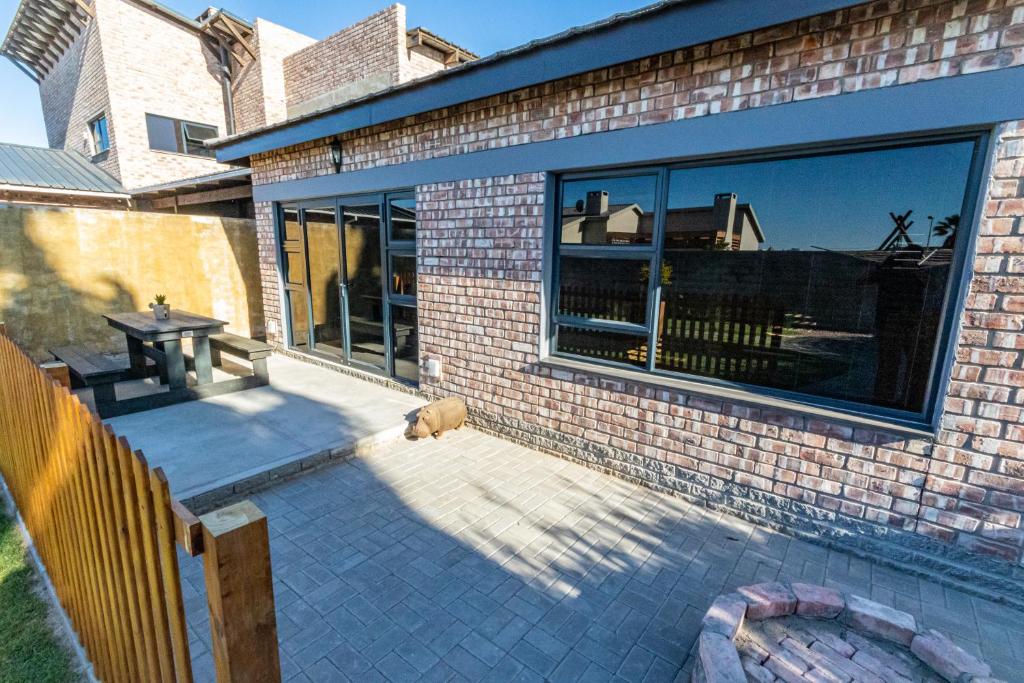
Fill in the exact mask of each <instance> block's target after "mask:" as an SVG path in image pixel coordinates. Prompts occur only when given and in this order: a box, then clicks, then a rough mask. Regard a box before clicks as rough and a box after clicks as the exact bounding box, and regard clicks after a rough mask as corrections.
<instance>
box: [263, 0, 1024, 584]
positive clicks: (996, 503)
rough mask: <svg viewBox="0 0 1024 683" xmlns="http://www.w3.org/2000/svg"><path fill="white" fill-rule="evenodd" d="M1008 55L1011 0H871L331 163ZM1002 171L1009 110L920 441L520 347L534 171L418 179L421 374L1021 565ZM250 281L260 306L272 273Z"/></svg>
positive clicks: (907, 543) (1014, 330) (880, 534)
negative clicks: (947, 360)
mask: <svg viewBox="0 0 1024 683" xmlns="http://www.w3.org/2000/svg"><path fill="white" fill-rule="evenodd" d="M1018 64H1024V3H1021V1H1020V0H984V1H982V0H969V1H959V2H939V1H933V0H885V1H882V2H873V3H869V4H865V5H861V6H858V7H855V8H851V9H849V10H842V11H839V12H834V13H830V14H827V15H823V16H820V17H815V18H812V19H807V20H803V21H800V22H794V23H791V24H787V25H784V26H778V27H772V28H768V29H765V30H762V31H757V32H754V33H749V34H744V35H740V36H735V37H732V38H729V39H725V40H721V41H716V42H714V43H711V44H706V45H699V46H694V47H687V48H684V49H680V50H677V51H675V52H673V53H669V54H664V55H659V56H656V57H652V58H649V59H644V60H638V61H634V62H630V63H627V64H623V65H619V66H615V67H611V68H608V69H602V70H599V71H596V72H592V73H589V74H584V75H581V76H576V77H572V78H568V79H565V80H563V81H559V82H556V83H549V84H545V85H543V86H538V87H534V88H528V89H524V90H521V91H517V92H514V93H509V94H506V95H502V96H497V97H492V98H488V99H486V100H481V101H477V102H472V103H467V104H464V105H460V106H457V107H452V108H450V109H448V110H445V111H442V112H434V113H430V114H424V115H422V116H418V117H412V118H410V119H407V120H405V121H400V122H394V123H390V124H385V125H380V126H376V127H373V128H370V129H365V130H361V131H356V132H354V133H349V134H346V136H345V141H344V147H345V150H346V154H345V169H344V170H353V169H358V168H367V167H371V166H376V165H381V164H394V163H402V162H405V161H408V160H413V159H424V158H431V157H435V156H438V155H447V154H460V153H467V152H472V151H477V150H481V149H489V148H496V147H501V146H508V145H514V144H526V143H529V142H534V141H541V140H550V139H554V138H557V137H564V136H570V135H584V134H588V133H593V132H599V131H603V130H610V129H614V128H618V127H623V126H638V125H657V124H658V123H660V122H663V121H667V120H674V119H681V118H689V117H694V116H708V115H717V114H719V113H722V112H728V111H733V110H737V109H743V108H748V107H758V106H770V105H782V106H784V104H785V103H786V102H789V101H793V100H798V99H803V98H807V97H826V96H841V95H842V94H843V93H846V92H854V91H857V90H861V89H865V88H876V87H888V86H895V85H898V84H901V83H908V82H912V81H915V80H919V79H922V78H938V77H945V76H950V75H956V74H961V73H970V72H974V71H979V70H983V69H994V68H1005V67H1008V66H1013V65H1018ZM253 167H254V179H255V182H256V183H267V182H274V181H277V180H283V179H291V178H299V177H307V176H312V175H319V174H323V173H330V172H333V169H332V168H331V165H330V162H329V157H328V151H327V146H326V142H325V141H318V142H313V143H308V144H306V145H303V146H299V147H296V148H290V149H287V150H282V151H279V152H275V153H271V154H266V155H261V156H259V157H256V158H254V159H253ZM1022 177H1024V124H1021V123H1010V124H1006V125H1004V126H1003V128H1002V130H1001V139H1000V141H999V144H998V159H997V161H996V163H995V167H994V174H993V178H992V179H991V182H990V183H989V189H988V195H987V196H986V197H985V199H984V201H985V216H986V219H985V221H984V222H983V225H982V227H981V235H980V237H979V241H978V254H977V258H976V262H975V274H974V279H973V282H972V288H971V294H970V301H969V305H968V310H967V312H966V313H965V318H964V325H963V329H962V330H961V331H960V333H959V334H960V338H959V345H958V348H957V358H958V362H957V364H956V367H955V369H954V381H953V383H952V386H951V388H950V395H949V397H948V399H947V401H946V409H945V412H944V414H943V422H942V425H943V429H942V431H941V432H940V434H939V436H938V438H937V439H936V440H935V441H934V443H933V442H931V441H930V440H925V439H905V438H902V437H899V436H896V435H893V434H889V433H885V432H881V431H876V430H868V429H855V428H852V427H849V426H845V425H843V424H839V423H833V422H828V421H824V420H820V419H815V418H811V417H808V416H806V415H804V414H801V413H799V412H796V411H793V412H791V411H781V410H766V409H759V408H756V407H749V406H745V405H740V404H736V403H732V402H729V401H723V400H717V399H708V398H702V397H700V396H697V395H691V394H686V393H683V392H678V391H668V390H664V389H653V388H649V387H647V386H646V385H642V384H634V383H628V382H624V381H610V380H604V379H599V378H598V377H596V376H595V375H593V374H589V373H573V372H565V371H560V370H552V369H549V368H545V367H541V366H539V365H538V363H537V361H538V359H539V358H538V353H539V339H540V335H541V332H542V327H541V321H540V307H539V302H540V296H541V289H542V283H541V259H542V241H541V234H542V231H543V199H544V193H543V187H544V180H545V179H544V177H543V176H542V175H540V174H529V175H523V176H516V177H501V178H482V179H475V180H468V181H459V182H453V183H444V184H437V185H430V186H421V187H419V188H417V196H418V202H419V208H420V211H421V216H422V219H421V222H420V230H421V232H420V237H419V242H418V248H419V257H420V259H419V268H420V283H419V307H420V308H419V316H420V326H421V355H423V356H432V357H438V358H441V359H442V360H443V362H444V369H445V374H444V377H443V379H442V381H440V382H436V383H431V382H428V381H425V382H424V384H423V388H424V389H425V390H427V391H429V392H432V393H449V392H452V393H458V394H461V395H463V396H465V397H466V398H467V399H468V401H469V403H470V405H471V406H472V407H473V408H474V409H476V411H478V413H485V414H487V416H489V417H490V418H491V420H492V421H493V423H494V424H496V425H499V426H501V427H502V428H503V429H506V430H509V431H515V430H518V433H520V434H526V433H529V432H531V431H532V432H534V436H535V437H536V439H538V440H541V441H544V442H545V443H550V445H551V447H552V448H555V449H558V450H561V451H563V452H568V453H569V454H570V455H573V456H575V457H579V458H581V459H588V460H591V461H593V462H595V463H597V464H600V465H602V466H606V467H609V468H613V469H615V470H617V471H619V472H621V473H623V474H625V475H627V476H631V477H634V478H636V479H642V480H645V481H648V482H650V483H652V484H654V485H658V486H664V487H667V488H674V489H676V490H679V491H682V492H683V493H686V494H688V495H691V496H694V497H700V498H705V499H709V500H712V501H714V502H718V503H722V504H726V505H728V506H730V507H732V508H733V509H737V510H739V511H741V512H743V513H745V514H748V515H750V516H753V517H757V518H760V519H767V520H770V521H772V522H773V523H778V524H783V525H786V526H789V527H791V528H801V529H811V530H813V531H815V532H817V533H822V534H832V535H833V536H835V537H838V536H846V538H845V540H844V541H843V542H847V543H857V542H859V541H858V539H860V540H865V539H883V540H884V539H885V538H889V539H891V540H897V541H898V542H899V548H900V549H902V550H904V551H909V550H911V549H913V547H914V546H915V544H916V543H917V541H915V540H914V539H924V538H927V539H938V540H939V541H942V542H943V543H945V544H946V545H932V546H928V547H927V548H926V550H925V551H922V552H927V553H930V554H931V556H933V557H938V556H941V555H944V554H945V555H949V556H950V557H953V558H954V559H956V558H958V557H959V555H958V553H957V550H956V549H961V550H968V551H972V553H975V556H976V557H994V558H998V559H999V560H1003V561H1008V562H1009V563H1010V564H1005V563H1003V564H990V565H987V566H988V568H990V569H991V568H993V567H994V568H996V570H997V571H1000V572H1002V573H1003V574H1004V575H1006V574H1008V573H1013V572H1016V576H1017V578H1024V558H1022V554H1021V551H1022V547H1024V528H1022V524H1021V513H1022V512H1024V430H1022V429H1021V427H1020V423H1021V419H1020V418H1021V410H1022V406H1024V389H1021V385H1022V383H1024V370H1022V358H1024V354H1022V353H1021V351H1022V349H1024V299H1022V296H1024V253H1022V252H1024V226H1022V219H1021V216H1022V215H1024V198H1022V197H1024V187H1022V185H1021V178H1022ZM261 216H264V218H261V221H262V220H265V217H266V216H269V213H263V214H261ZM262 229H263V230H264V233H263V234H264V236H265V238H266V237H267V236H270V235H271V234H272V232H271V229H270V228H269V227H267V226H266V225H263V228H262ZM267 255H268V257H272V255H273V249H272V248H269V249H268V250H267ZM268 277H269V275H268ZM267 283H268V285H270V284H272V285H273V286H272V288H269V287H268V288H267V290H266V292H267V306H268V313H267V315H268V318H269V317H271V310H272V309H273V308H274V307H276V306H278V302H277V300H276V296H277V295H276V292H277V283H276V279H268V280H267ZM557 435H560V436H557ZM840 530H841V531H840ZM850 530H856V531H860V532H863V533H861V534H859V535H856V536H848V532H849V531H850ZM851 539H853V540H851ZM926 545H927V544H926ZM893 548H896V546H893ZM874 550H875V551H877V552H880V551H879V550H878V547H875V548H874ZM1010 567H1013V568H1015V569H1013V570H1010V569H1009V568H1010Z"/></svg>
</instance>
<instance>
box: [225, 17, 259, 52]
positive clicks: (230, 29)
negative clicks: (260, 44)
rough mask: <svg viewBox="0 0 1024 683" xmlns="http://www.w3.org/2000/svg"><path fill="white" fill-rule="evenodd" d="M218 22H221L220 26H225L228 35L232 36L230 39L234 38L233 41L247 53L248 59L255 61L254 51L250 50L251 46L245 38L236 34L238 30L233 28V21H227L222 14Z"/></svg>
mask: <svg viewBox="0 0 1024 683" xmlns="http://www.w3.org/2000/svg"><path fill="white" fill-rule="evenodd" d="M220 22H221V23H222V24H224V26H226V27H227V29H228V33H230V34H231V35H232V37H234V39H235V40H237V41H238V43H239V44H240V45H241V46H242V48H243V49H244V50H245V51H246V52H248V53H249V56H250V57H251V58H252V59H254V60H255V59H256V52H255V50H253V49H252V46H251V45H249V41H247V40H246V39H245V38H244V37H243V36H242V34H241V33H239V32H238V29H236V28H235V26H234V22H233V21H231V20H230V19H228V18H227V17H225V16H224V15H223V14H222V15H220Z"/></svg>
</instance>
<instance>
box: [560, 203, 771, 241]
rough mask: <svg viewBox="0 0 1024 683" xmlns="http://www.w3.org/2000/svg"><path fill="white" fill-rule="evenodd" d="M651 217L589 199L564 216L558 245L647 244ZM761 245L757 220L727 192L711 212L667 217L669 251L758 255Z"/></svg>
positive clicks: (691, 210) (633, 207)
mask: <svg viewBox="0 0 1024 683" xmlns="http://www.w3.org/2000/svg"><path fill="white" fill-rule="evenodd" d="M653 234H654V215H653V214H652V213H649V212H648V213H645V212H644V211H643V209H641V208H640V206H639V205H638V204H609V203H608V192H607V191H604V190H594V191H591V192H588V193H587V198H586V200H580V201H578V202H577V203H576V206H574V207H572V206H571V207H566V208H564V209H563V211H562V244H648V243H650V242H651V236H652V235H653ZM764 241H765V237H764V232H763V231H762V230H761V224H760V222H759V221H758V219H757V214H756V213H755V212H754V208H753V207H752V206H751V205H750V204H740V203H738V201H737V197H736V195H735V194H733V193H731V192H726V193H721V194H717V195H715V198H714V202H713V203H712V204H711V205H709V206H696V207H687V208H679V209H671V210H669V211H668V212H667V215H666V217H665V246H666V247H667V248H670V249H704V250H710V249H717V250H720V251H757V249H758V248H759V247H760V246H761V244H763V243H764Z"/></svg>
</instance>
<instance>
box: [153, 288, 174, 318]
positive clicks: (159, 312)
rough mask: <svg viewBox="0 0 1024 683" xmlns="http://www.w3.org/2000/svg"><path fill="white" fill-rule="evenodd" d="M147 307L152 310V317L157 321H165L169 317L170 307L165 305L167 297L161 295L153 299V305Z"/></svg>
mask: <svg viewBox="0 0 1024 683" xmlns="http://www.w3.org/2000/svg"><path fill="white" fill-rule="evenodd" d="M149 307H150V308H152V309H153V316H154V317H155V318H156V319H157V320H167V318H169V317H170V316H171V307H170V306H169V305H168V304H167V297H166V296H165V295H163V294H157V295H156V296H155V297H153V303H151V304H150V305H149Z"/></svg>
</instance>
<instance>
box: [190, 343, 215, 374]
mask: <svg viewBox="0 0 1024 683" xmlns="http://www.w3.org/2000/svg"><path fill="white" fill-rule="evenodd" d="M192 356H193V358H194V362H195V365H196V382H198V383H199V384H209V383H210V382H212V381H213V360H212V358H211V357H210V338H209V337H192Z"/></svg>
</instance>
